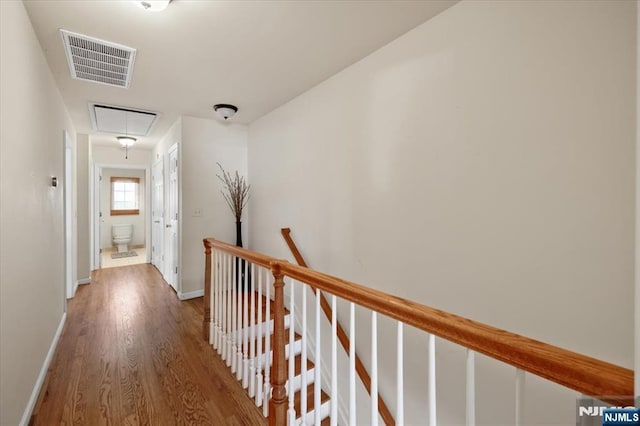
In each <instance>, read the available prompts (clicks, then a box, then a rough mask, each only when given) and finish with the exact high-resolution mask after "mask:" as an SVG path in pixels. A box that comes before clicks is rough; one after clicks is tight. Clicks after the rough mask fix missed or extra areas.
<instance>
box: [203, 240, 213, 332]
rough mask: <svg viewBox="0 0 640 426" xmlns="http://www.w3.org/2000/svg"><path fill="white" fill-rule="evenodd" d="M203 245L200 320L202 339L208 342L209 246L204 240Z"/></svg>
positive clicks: (209, 313)
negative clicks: (202, 314)
mask: <svg viewBox="0 0 640 426" xmlns="http://www.w3.org/2000/svg"><path fill="white" fill-rule="evenodd" d="M203 243H204V254H205V260H204V318H203V319H202V337H203V338H204V340H206V341H207V342H208V341H209V333H210V332H211V245H210V244H209V242H208V241H207V239H206V238H205V239H204V240H203Z"/></svg>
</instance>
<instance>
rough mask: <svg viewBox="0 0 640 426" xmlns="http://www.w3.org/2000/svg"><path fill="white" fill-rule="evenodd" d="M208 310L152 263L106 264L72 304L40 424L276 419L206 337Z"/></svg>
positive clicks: (37, 416)
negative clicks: (181, 293)
mask: <svg viewBox="0 0 640 426" xmlns="http://www.w3.org/2000/svg"><path fill="white" fill-rule="evenodd" d="M202 314H203V306H202V298H199V299H193V300H189V301H183V302H181V301H179V300H178V298H177V297H176V295H175V293H174V292H173V290H172V289H171V288H170V287H169V286H168V285H167V284H166V283H165V282H164V281H163V280H162V277H161V276H160V274H159V273H158V271H157V270H156V269H155V268H154V267H153V266H151V265H149V264H142V265H133V266H125V267H121V268H109V269H102V270H100V271H96V272H95V273H94V275H93V279H92V282H91V284H89V285H83V286H80V287H79V289H78V292H77V294H76V297H75V298H74V299H72V300H71V301H70V302H69V306H68V314H67V320H66V324H65V327H64V330H63V333H62V336H61V339H60V342H59V344H58V348H57V350H56V354H55V356H54V359H53V361H52V363H51V366H50V368H49V371H48V374H47V378H46V380H45V383H44V385H43V388H42V391H41V393H40V397H39V400H38V403H37V405H36V408H35V410H34V415H33V417H32V419H31V423H30V424H33V425H57V424H64V425H71V424H73V425H263V424H266V421H265V419H264V418H263V417H262V414H261V412H260V410H259V409H258V408H256V406H255V404H254V403H253V402H252V401H251V400H250V399H249V397H248V396H247V394H246V392H245V391H244V390H243V389H242V387H241V386H240V384H239V383H238V382H237V381H236V380H235V379H234V378H233V377H232V376H231V375H230V374H229V370H228V368H227V367H226V365H225V364H224V362H223V361H222V360H221V359H220V358H219V356H218V355H217V354H216V353H215V351H214V350H213V349H212V348H211V346H210V345H208V343H207V342H205V341H203V340H202V337H201V330H202Z"/></svg>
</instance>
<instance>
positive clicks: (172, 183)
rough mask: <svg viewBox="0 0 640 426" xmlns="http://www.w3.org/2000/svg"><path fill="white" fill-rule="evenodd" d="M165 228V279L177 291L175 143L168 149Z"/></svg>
mask: <svg viewBox="0 0 640 426" xmlns="http://www.w3.org/2000/svg"><path fill="white" fill-rule="evenodd" d="M167 208H168V217H167V224H166V228H167V230H168V245H169V247H167V252H169V253H170V256H169V257H168V258H166V264H165V268H166V269H165V270H166V274H165V279H166V280H167V282H168V283H169V284H170V285H171V287H173V288H174V290H176V291H178V267H179V265H178V257H179V253H178V237H179V236H178V147H177V145H176V146H174V147H173V148H171V150H170V151H169V203H168V206H167Z"/></svg>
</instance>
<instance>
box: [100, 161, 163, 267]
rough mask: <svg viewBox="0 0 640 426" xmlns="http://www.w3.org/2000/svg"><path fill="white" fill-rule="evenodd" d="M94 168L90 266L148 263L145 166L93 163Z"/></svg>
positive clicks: (148, 245)
mask: <svg viewBox="0 0 640 426" xmlns="http://www.w3.org/2000/svg"><path fill="white" fill-rule="evenodd" d="M94 170H95V173H94V174H95V176H94V186H93V209H92V213H93V216H94V221H93V223H94V226H93V229H92V235H93V242H94V243H93V253H92V255H93V256H92V257H93V259H92V260H93V262H92V269H101V268H110V267H118V266H127V265H134V264H139V263H149V261H150V223H151V214H150V210H151V209H149V208H148V206H149V205H150V193H151V191H150V186H151V185H149V184H148V182H149V172H150V170H149V167H145V166H142V165H137V166H136V165H120V164H97V165H95V168H94Z"/></svg>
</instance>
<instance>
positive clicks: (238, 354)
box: [235, 258, 244, 380]
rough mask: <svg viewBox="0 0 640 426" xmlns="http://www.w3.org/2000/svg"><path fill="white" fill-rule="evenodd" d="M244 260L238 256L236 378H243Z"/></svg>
mask: <svg viewBox="0 0 640 426" xmlns="http://www.w3.org/2000/svg"><path fill="white" fill-rule="evenodd" d="M243 264H244V261H243V260H242V259H240V258H238V271H237V272H236V273H237V274H238V275H237V279H236V285H235V287H236V314H237V315H238V319H237V321H236V334H235V337H236V379H237V380H242V334H243V333H242V332H243V328H242V305H243V304H242V293H243V292H242V284H243V281H244V279H243V276H242V270H243Z"/></svg>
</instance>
